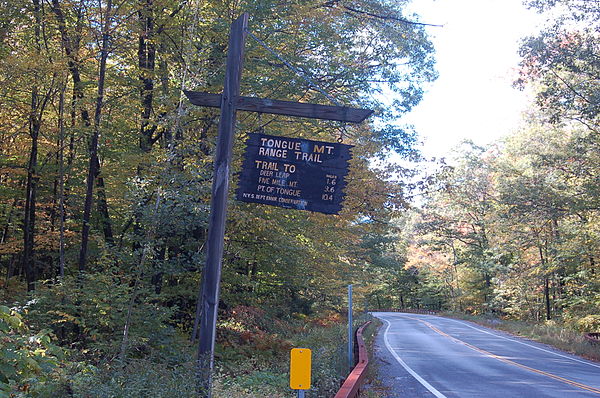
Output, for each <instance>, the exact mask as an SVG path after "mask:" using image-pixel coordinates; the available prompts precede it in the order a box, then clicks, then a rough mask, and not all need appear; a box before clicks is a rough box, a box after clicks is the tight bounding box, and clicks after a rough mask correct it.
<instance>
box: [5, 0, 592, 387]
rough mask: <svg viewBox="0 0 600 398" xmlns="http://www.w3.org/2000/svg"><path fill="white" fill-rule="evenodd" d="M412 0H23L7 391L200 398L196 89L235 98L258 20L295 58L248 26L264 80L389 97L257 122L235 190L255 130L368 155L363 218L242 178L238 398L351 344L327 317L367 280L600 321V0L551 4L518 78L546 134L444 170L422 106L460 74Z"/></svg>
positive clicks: (461, 158)
mask: <svg viewBox="0 0 600 398" xmlns="http://www.w3.org/2000/svg"><path fill="white" fill-rule="evenodd" d="M408 2H409V1H408V0H406V1H405V0H402V1H393V2H390V1H385V0H359V1H352V2H349V1H343V0H332V1H304V0H291V1H276V0H239V1H238V0H231V1H212V0H114V1H113V0H96V1H90V0H11V1H0V7H1V8H0V9H1V10H2V11H3V12H2V16H0V80H1V82H2V84H1V85H0V104H1V105H2V106H1V107H0V113H1V115H2V116H1V117H0V272H1V277H0V304H1V305H0V397H30V396H31V397H59V396H65V397H69V396H71V397H73V396H74V397H121V396H123V397H124V396H127V397H145V396H151V397H162V396H165V397H166V396H169V397H171V396H180V397H188V396H189V397H191V396H195V395H194V387H193V385H194V382H193V375H194V369H193V362H194V352H195V351H194V350H195V349H194V342H195V340H196V338H197V326H198V325H197V319H198V314H197V310H196V308H197V299H198V295H199V293H198V291H199V286H200V279H201V275H202V269H203V263H204V253H205V242H206V236H207V223H208V221H207V220H208V216H209V203H210V189H211V180H212V174H213V154H214V148H215V140H216V133H217V125H218V121H219V112H218V110H214V109H209V108H202V107H196V106H192V105H191V104H190V103H189V102H188V101H187V99H186V98H185V96H184V95H183V94H182V90H184V89H191V90H198V91H206V92H211V93H220V92H221V91H222V88H223V78H224V72H225V71H224V70H225V58H226V51H227V36H228V29H229V25H230V23H231V22H232V21H233V20H234V19H235V18H237V17H238V16H239V15H240V14H241V13H242V12H248V13H249V14H250V23H249V30H250V31H251V32H252V33H253V35H255V36H256V37H258V38H260V39H261V40H262V41H263V42H264V43H265V44H266V45H267V46H268V47H269V48H270V49H272V50H273V52H274V53H276V54H278V55H279V56H278V57H275V56H274V55H273V53H271V52H270V51H268V50H267V49H265V47H263V46H262V45H261V43H259V42H258V41H256V40H254V39H252V38H251V37H248V39H247V42H246V55H245V59H244V71H243V75H242V87H241V94H242V95H245V96H256V97H263V98H272V99H281V100H289V101H300V102H313V103H321V104H329V105H331V101H330V99H329V98H328V97H333V98H335V99H336V101H337V102H338V103H340V104H343V105H347V106H355V107H361V108H369V109H373V110H375V115H374V117H373V118H371V120H370V121H369V122H365V123H363V124H360V125H344V124H342V123H339V122H327V121H315V120H309V119H302V118H292V117H285V116H276V115H268V114H260V113H243V112H240V113H239V114H238V121H237V126H236V135H235V142H234V156H233V161H234V164H235V169H234V172H233V176H232V178H233V180H232V192H233V189H234V188H235V184H236V178H237V177H236V176H237V174H238V172H239V169H240V167H241V158H242V156H241V155H242V151H243V147H244V141H245V139H246V137H247V134H248V133H252V132H264V133H267V134H272V135H281V136H287V137H295V138H308V139H313V140H322V141H331V142H336V141H337V140H340V141H342V142H344V143H346V144H351V145H354V148H353V158H352V160H351V165H350V173H349V176H348V177H347V179H346V180H347V187H346V199H345V201H344V209H343V210H342V211H341V212H340V214H339V215H325V214H319V213H312V212H307V211H299V210H289V209H281V208H277V207H272V206H265V205H258V204H251V203H242V202H237V201H235V200H234V199H233V195H230V201H229V204H228V205H229V214H228V220H227V226H226V237H225V250H224V258H223V275H222V285H221V301H220V303H219V308H220V312H219V317H220V322H219V325H218V337H217V343H218V344H217V363H218V371H219V375H223V377H217V378H216V381H215V382H216V384H217V389H222V390H225V391H229V392H226V393H223V395H222V396H229V397H234V396H238V395H236V394H238V393H239V394H240V395H239V396H246V395H243V394H242V393H241V392H239V391H246V390H248V389H250V390H253V391H254V392H255V393H256V392H257V388H258V386H259V385H260V386H265V385H275V386H280V385H282V384H283V386H284V387H281V386H280V387H281V389H283V390H285V372H286V370H285V363H284V362H285V359H284V358H286V355H287V354H286V353H287V349H288V348H290V347H292V346H295V345H297V344H310V341H311V339H320V340H318V341H319V344H321V343H323V340H324V339H329V340H336V341H335V343H339V336H337V337H336V336H333V334H332V335H331V336H330V337H327V336H329V335H327V333H329V332H327V330H329V329H331V330H333V329H332V328H334V326H331V325H333V324H337V323H339V321H340V319H341V317H343V316H344V311H345V310H346V309H345V306H346V302H345V294H346V286H347V285H348V284H349V283H352V284H354V286H355V295H356V302H357V309H368V308H371V309H375V308H390V307H402V308H422V307H426V308H431V309H443V310H456V311H465V312H470V313H473V314H482V313H486V314H494V315H495V316H498V317H509V318H514V319H521V320H531V321H540V322H541V321H543V320H545V319H552V320H557V321H561V322H565V323H566V324H568V325H571V326H572V327H575V328H579V329H580V330H586V331H593V330H592V329H594V328H595V329H598V328H600V315H598V314H600V270H599V268H598V262H599V261H600V258H599V256H600V243H599V238H600V224H599V221H598V217H597V216H598V211H599V209H600V207H599V206H600V204H599V202H598V201H599V200H600V199H599V198H600V195H599V194H600V192H599V187H600V181H599V176H600V173H599V172H600V138H599V130H598V128H599V125H598V122H599V110H600V102H599V98H600V63H599V60H598V56H599V48H598V46H599V41H598V31H599V27H600V26H599V25H598V21H600V4H599V3H598V2H597V1H581V0H535V1H533V0H531V1H528V4H529V6H530V7H532V8H535V9H537V10H538V11H539V12H547V11H550V14H549V15H551V16H552V19H550V20H549V22H548V25H547V27H546V28H545V30H543V31H542V32H541V33H540V34H539V35H538V36H536V37H530V38H525V39H524V40H523V42H522V45H521V56H522V62H521V64H520V65H519V69H518V75H516V76H515V85H516V86H517V87H519V88H521V89H523V90H527V91H530V92H532V94H533V98H534V101H533V102H532V104H531V107H530V111H529V113H528V114H527V115H526V117H525V119H526V120H525V122H524V124H523V127H522V128H521V129H520V130H519V131H517V132H515V133H514V134H512V135H511V136H509V137H507V138H506V139H505V140H503V141H502V142H498V143H496V144H493V145H490V146H489V147H485V148H484V147H478V146H476V145H474V144H470V143H465V145H464V146H463V147H462V148H461V149H460V150H458V151H457V152H456V154H455V157H454V159H448V160H447V161H446V162H441V163H440V162H438V163H437V164H436V165H435V170H436V171H435V172H434V173H431V172H430V173H429V174H426V172H425V170H431V169H432V167H433V166H432V164H431V163H430V162H427V160H426V159H423V158H422V156H421V155H420V154H419V151H418V145H417V143H418V135H417V132H415V131H413V129H412V128H411V127H410V126H405V125H404V124H403V121H402V116H403V115H405V114H406V113H407V112H409V111H410V110H411V109H412V108H413V107H414V106H415V105H416V104H418V103H419V101H420V100H421V98H422V96H423V93H424V91H425V90H426V87H427V84H428V83H429V82H432V81H433V80H435V78H436V71H435V56H434V49H433V46H432V44H431V42H430V41H429V39H428V35H427V31H426V27H427V24H426V23H424V22H427V21H421V20H420V19H419V17H418V16H417V15H407V14H406V13H405V12H404V8H405V6H406V4H407V3H408ZM289 65H293V66H294V69H295V70H293V69H290V68H289V67H288V66H289ZM303 77H310V79H311V80H312V81H313V82H314V83H315V84H316V85H318V86H319V87H320V88H321V89H322V90H323V91H325V92H326V93H328V94H329V95H328V97H326V96H324V95H323V94H322V92H321V91H320V90H317V89H315V86H314V84H311V83H309V82H308V81H307V80H306V79H304V78H303ZM391 93H393V98H395V100H391V99H390V98H389V97H390V95H391ZM482 129H485V126H482ZM391 154H395V155H396V156H397V155H399V156H400V157H402V158H403V159H405V160H406V161H407V162H411V163H407V162H405V163H403V165H398V164H396V163H391V162H388V161H387V160H388V159H389V157H390V155H391ZM406 164H410V167H409V166H406ZM595 331H600V330H595ZM312 332H314V334H311V333H312ZM319 333H321V334H319ZM331 333H333V332H331ZM317 335H318V336H317ZM315 336H316V337H315ZM332 336H333V337H332ZM313 342H314V341H313ZM335 349H336V348H333V350H334V351H335ZM334 351H328V350H327V349H326V348H322V349H321V350H319V351H318V352H317V353H316V355H317V358H327V360H326V359H323V361H322V362H321V363H320V364H319V363H317V365H315V366H316V368H315V376H314V377H315V384H316V386H315V389H316V390H317V391H318V393H317V396H330V395H331V392H332V391H334V390H335V388H336V386H338V385H339V384H337V383H338V381H339V375H338V374H335V375H331V374H330V373H329V372H330V370H331V368H334V367H336V366H338V365H339V364H336V363H334V362H327V361H332V360H333V359H335V357H336V355H337V354H336V352H334ZM319 355H320V357H319ZM282 358H283V359H282ZM342 367H343V366H342ZM282 375H283V376H282ZM282 380H283V381H282ZM240 386H241V387H240ZM227 389H230V390H227ZM240 389H241V390H240ZM281 389H280V390H268V392H264V393H263V394H262V396H271V397H277V396H284V395H277V394H278V392H274V391H281ZM248 396H251V395H248Z"/></svg>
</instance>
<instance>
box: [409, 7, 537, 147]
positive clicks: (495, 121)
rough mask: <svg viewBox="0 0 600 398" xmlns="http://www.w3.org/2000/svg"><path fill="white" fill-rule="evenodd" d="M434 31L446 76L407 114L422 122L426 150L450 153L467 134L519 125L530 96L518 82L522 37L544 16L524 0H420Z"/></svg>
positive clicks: (480, 136)
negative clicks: (520, 88) (515, 86)
mask: <svg viewBox="0 0 600 398" xmlns="http://www.w3.org/2000/svg"><path fill="white" fill-rule="evenodd" d="M410 9H411V10H412V11H413V12H415V13H417V14H419V15H420V16H421V19H420V20H421V21H422V22H426V23H431V24H441V25H444V27H442V28H435V27H431V28H428V32H429V34H430V36H431V38H432V40H433V43H434V45H435V48H436V59H437V70H438V71H439V75H440V76H439V78H438V80H437V81H436V82H434V83H433V84H432V85H431V86H430V87H429V88H428V89H427V92H426V94H425V97H424V100H423V101H422V102H421V104H420V105H419V106H418V107H417V108H416V109H415V110H414V111H413V112H411V113H410V115H408V116H407V118H406V119H405V120H404V122H407V123H411V124H414V125H415V127H416V129H417V131H418V133H419V134H420V136H421V139H422V140H423V142H424V144H425V145H424V148H423V152H424V154H425V155H426V156H437V157H439V156H447V155H448V154H449V153H450V150H451V149H452V148H453V147H454V146H456V145H457V144H458V143H459V142H460V141H462V140H463V139H467V138H468V139H472V140H473V141H474V142H475V143H478V144H486V143H489V142H492V141H494V140H496V139H498V138H499V137H501V136H504V135H506V134H508V133H509V132H510V131H511V130H514V129H515V128H516V127H517V126H518V124H519V120H520V115H521V111H522V110H524V109H525V106H526V104H527V98H526V94H524V93H522V92H520V91H518V90H516V89H514V88H512V80H513V78H514V76H515V72H514V71H515V69H516V67H517V66H518V63H519V56H518V47H519V41H520V39H521V38H522V37H524V36H527V35H531V34H534V33H535V32H536V31H537V30H538V29H539V24H540V22H542V19H541V17H540V16H539V15H537V14H536V13H535V12H534V11H531V10H528V9H526V8H525V7H524V6H523V5H522V0H413V2H412V4H411V5H410Z"/></svg>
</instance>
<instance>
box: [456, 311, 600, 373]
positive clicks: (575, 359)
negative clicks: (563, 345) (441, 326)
mask: <svg viewBox="0 0 600 398" xmlns="http://www.w3.org/2000/svg"><path fill="white" fill-rule="evenodd" d="M444 319H450V320H452V321H454V322H458V323H460V324H462V325H465V326H467V327H470V328H471V329H475V330H477V331H479V332H481V333H485V334H489V335H492V336H494V337H498V338H500V339H504V340H508V341H512V342H514V343H518V344H522V345H525V346H527V347H531V348H534V349H536V350H540V351H544V352H547V353H548V354H552V355H556V356H558V357H561V358H565V359H569V360H571V361H575V362H579V363H583V364H585V365H589V366H594V367H596V368H600V365H596V364H594V363H591V362H589V361H583V360H581V359H577V358H573V357H571V356H568V355H563V354H559V353H557V352H553V351H550V350H546V349H545V348H541V347H536V346H534V345H532V344H527V343H525V342H522V341H519V340H515V339H511V338H508V337H504V336H501V335H499V334H496V333H492V332H488V331H487V330H483V329H480V328H477V327H475V326H472V325H469V324H468V323H467V322H463V321H459V320H457V319H452V318H444Z"/></svg>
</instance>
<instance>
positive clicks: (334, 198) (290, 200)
mask: <svg viewBox="0 0 600 398" xmlns="http://www.w3.org/2000/svg"><path fill="white" fill-rule="evenodd" d="M350 148H352V146H351V145H344V144H338V143H332V142H323V141H312V140H305V139H299V138H288V137H278V136H272V135H266V134H259V133H251V134H249V135H248V140H247V141H246V153H245V155H244V163H243V166H242V171H241V173H240V178H239V183H238V189H237V191H236V198H237V200H241V201H244V202H252V203H263V204H267V205H273V206H280V207H285V208H289V209H299V210H310V211H316V212H320V213H327V214H337V213H338V212H339V211H340V210H341V209H342V200H343V199H344V188H345V186H346V181H345V179H344V178H345V177H346V175H347V174H348V161H349V160H350V158H351V157H352V154H351V153H350Z"/></svg>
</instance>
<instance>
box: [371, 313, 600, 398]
mask: <svg viewBox="0 0 600 398" xmlns="http://www.w3.org/2000/svg"><path fill="white" fill-rule="evenodd" d="M373 315H375V316H376V317H378V318H380V319H382V320H383V321H384V322H385V323H386V327H385V330H384V331H383V344H384V345H385V348H386V349H387V351H388V352H389V354H390V355H391V356H392V357H393V358H394V360H395V361H396V362H397V363H398V364H400V365H401V367H402V368H403V369H404V370H405V371H406V372H407V373H408V374H410V375H411V376H412V377H414V379H415V380H417V381H418V382H419V383H420V384H421V385H422V386H423V387H425V389H426V390H427V392H428V393H430V394H432V395H433V396H435V397H436V398H451V397H480V396H482V395H484V394H485V396H486V397H556V398H561V397H565V396H568V397H572V396H573V397H575V396H576V397H579V396H585V397H589V396H595V397H598V396H600V365H598V364H596V363H593V362H591V361H587V360H585V359H583V358H579V357H576V356H573V355H570V354H567V353H563V352H560V351H557V350H554V349H552V348H550V347H547V346H544V345H542V344H538V343H535V342H532V341H529V340H525V339H521V338H514V337H508V335H505V334H504V333H502V332H498V331H493V330H491V329H487V328H484V327H480V326H477V327H476V326H473V325H472V324H470V323H468V322H463V321H458V320H455V319H450V318H442V317H437V316H431V315H414V314H411V315H405V314H398V313H374V314H373ZM404 395H406V394H404ZM394 396H395V395H394ZM415 396H418V395H415Z"/></svg>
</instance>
